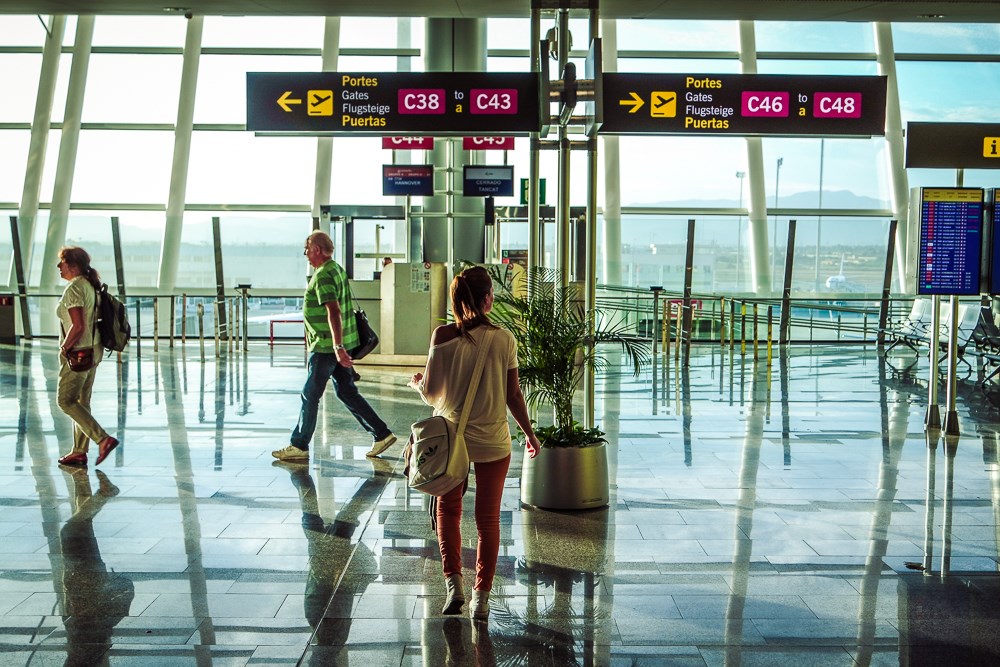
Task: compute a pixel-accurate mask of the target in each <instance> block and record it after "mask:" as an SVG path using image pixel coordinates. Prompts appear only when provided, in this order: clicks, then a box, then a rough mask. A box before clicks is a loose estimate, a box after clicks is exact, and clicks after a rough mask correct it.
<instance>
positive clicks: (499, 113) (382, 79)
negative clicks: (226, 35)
mask: <svg viewBox="0 0 1000 667" xmlns="http://www.w3.org/2000/svg"><path fill="white" fill-rule="evenodd" d="M538 113H539V105H538V75H537V74H532V73H498V72H424V73H418V72H369V73H358V72H350V73H345V72H298V73H288V72H249V73H247V129H248V130H251V131H256V132H301V133H316V134H378V135H385V134H397V133H426V134H438V135H442V134H443V135H448V134H451V135H463V134H478V135H482V134H490V135H493V134H527V133H528V132H536V131H537V130H538V126H539V119H538Z"/></svg>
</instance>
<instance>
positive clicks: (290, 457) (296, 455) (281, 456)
mask: <svg viewBox="0 0 1000 667" xmlns="http://www.w3.org/2000/svg"><path fill="white" fill-rule="evenodd" d="M271 456H273V457H274V458H276V459H278V460H279V461H308V460H309V450H308V449H299V448H298V447H296V446H295V445H288V446H287V447H285V448H284V449H276V450H274V451H273V452H271Z"/></svg>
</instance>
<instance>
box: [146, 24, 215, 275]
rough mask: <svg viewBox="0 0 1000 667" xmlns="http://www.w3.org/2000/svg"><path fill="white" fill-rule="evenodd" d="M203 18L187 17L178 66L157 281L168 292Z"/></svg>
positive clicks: (178, 244)
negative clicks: (179, 69) (178, 79)
mask: <svg viewBox="0 0 1000 667" xmlns="http://www.w3.org/2000/svg"><path fill="white" fill-rule="evenodd" d="M204 20H205V19H204V18H203V17H201V16H195V17H193V18H190V19H188V22H187V35H186V38H185V40H184V64H183V66H182V68H181V88H180V95H179V99H178V101H177V125H176V126H175V127H174V158H173V162H172V164H171V168H170V190H169V191H168V193H167V216H166V218H167V219H166V225H164V227H163V246H162V248H161V250H160V275H159V280H158V282H157V286H158V288H159V290H160V292H161V293H169V292H171V291H172V290H173V289H174V287H175V286H176V284H177V263H178V260H179V258H180V249H181V230H182V228H183V226H184V203H185V200H186V197H187V178H188V163H189V162H190V160H191V130H192V128H193V127H194V98H195V92H196V90H197V88H198V66H199V63H200V61H201V34H202V29H203V27H204Z"/></svg>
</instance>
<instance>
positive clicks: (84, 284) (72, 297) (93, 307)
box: [56, 276, 97, 349]
mask: <svg viewBox="0 0 1000 667" xmlns="http://www.w3.org/2000/svg"><path fill="white" fill-rule="evenodd" d="M70 308H83V325H84V326H83V335H82V336H80V340H78V341H77V342H76V345H75V346H74V347H73V349H79V348H81V347H94V346H95V342H94V318H95V317H96V316H97V292H95V291H94V286H93V285H91V284H90V281H89V280H87V279H86V278H85V277H84V276H77V277H76V278H73V280H71V281H69V284H68V285H66V289H65V290H64V291H63V294H62V297H61V298H60V299H59V303H58V304H56V317H58V318H59V323H60V324H62V331H61V332H60V335H59V340H60V341H62V340H63V339H65V338H66V332H67V331H69V329H70V327H72V326H73V320H72V319H71V318H70V316H69V309H70Z"/></svg>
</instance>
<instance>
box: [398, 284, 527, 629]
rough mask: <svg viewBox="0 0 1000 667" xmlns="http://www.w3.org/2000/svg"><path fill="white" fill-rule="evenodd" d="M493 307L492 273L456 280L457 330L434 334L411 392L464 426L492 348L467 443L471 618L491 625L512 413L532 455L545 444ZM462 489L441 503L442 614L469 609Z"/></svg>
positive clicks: (508, 336) (509, 340) (511, 340)
mask: <svg viewBox="0 0 1000 667" xmlns="http://www.w3.org/2000/svg"><path fill="white" fill-rule="evenodd" d="M492 308H493V281H492V280H491V279H490V276H489V274H488V273H487V272H486V269H484V268H482V267H478V266H477V267H473V268H471V269H466V270H465V271H463V272H462V273H460V274H459V275H457V276H455V279H454V280H452V281H451V310H452V313H453V315H454V318H455V323H454V324H446V325H444V326H440V327H438V328H437V329H435V330H434V333H433V335H432V336H431V347H430V351H429V352H428V354H427V367H426V368H425V369H424V372H423V373H417V374H415V375H414V376H413V379H412V380H411V381H410V385H411V386H412V387H414V388H415V389H416V390H417V391H419V392H420V396H421V398H422V399H423V400H424V402H425V403H427V404H428V405H430V406H431V407H433V408H434V414H435V415H442V416H443V417H445V419H448V420H449V421H453V422H456V423H457V422H458V421H459V416H460V415H461V414H462V408H463V407H464V405H463V404H464V402H465V396H466V393H467V390H468V387H469V383H470V381H471V376H472V374H473V371H474V369H475V366H476V359H477V357H478V353H479V346H480V345H488V346H489V347H488V348H486V360H485V365H484V366H483V370H482V378H481V380H480V383H479V387H478V389H477V392H476V399H475V404H474V405H473V406H472V409H471V414H470V415H469V421H468V423H467V424H466V427H465V434H464V435H465V443H466V446H467V447H468V450H469V460H470V461H472V463H473V464H474V466H475V470H476V510H475V511H476V529H477V532H478V534H479V539H478V543H477V546H476V580H475V582H474V583H473V586H472V595H473V598H472V610H471V615H472V618H473V619H476V620H485V619H487V618H488V617H489V613H490V602H489V601H490V589H491V588H492V587H493V577H494V575H495V573H496V567H497V555H498V554H499V552H500V500H501V497H502V495H503V487H504V480H505V479H506V477H507V469H508V467H509V466H510V454H511V438H510V429H509V428H508V426H507V410H508V409H509V410H510V414H511V416H513V417H514V421H515V422H517V425H518V426H520V427H521V430H522V431H524V433H525V436H526V437H525V447H527V450H528V456H531V457H534V456H535V455H536V454H537V453H538V450H539V448H540V447H541V445H540V444H539V442H538V438H537V437H536V436H535V432H534V431H533V430H532V428H531V419H530V418H529V417H528V408H527V407H526V406H525V403H524V394H523V393H521V387H520V385H519V384H518V378H517V343H516V342H515V341H514V337H513V336H512V335H511V334H510V333H509V332H507V331H503V330H501V329H499V328H498V327H496V326H494V325H493V324H492V323H491V322H490V319H489V317H488V316H487V315H488V314H489V312H490V310H491V309H492ZM465 488H466V484H459V485H458V486H456V487H455V488H454V489H453V490H452V491H449V492H448V493H446V494H445V495H443V496H441V497H440V498H439V499H438V503H437V516H436V518H437V535H438V546H439V547H440V549H441V565H442V569H443V571H444V577H445V587H446V599H445V603H444V608H443V609H442V610H441V613H443V614H458V613H461V611H462V606H463V605H464V604H465V592H464V590H463V586H462V533H461V521H462V496H463V495H464V494H465Z"/></svg>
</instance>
